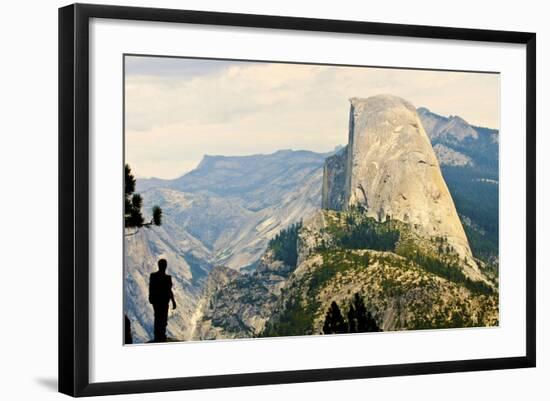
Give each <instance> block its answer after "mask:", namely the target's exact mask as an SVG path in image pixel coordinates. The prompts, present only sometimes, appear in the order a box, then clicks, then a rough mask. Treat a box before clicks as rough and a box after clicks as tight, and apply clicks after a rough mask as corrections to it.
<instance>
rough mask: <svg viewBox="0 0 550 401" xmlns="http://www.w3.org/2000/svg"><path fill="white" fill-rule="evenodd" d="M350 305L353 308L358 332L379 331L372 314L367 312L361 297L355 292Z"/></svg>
mask: <svg viewBox="0 0 550 401" xmlns="http://www.w3.org/2000/svg"><path fill="white" fill-rule="evenodd" d="M352 307H353V308H354V309H355V316H356V319H357V332H358V333H366V332H372V331H380V327H378V324H377V323H376V320H375V319H374V317H373V316H372V314H371V313H370V312H367V308H366V307H365V303H364V301H363V298H362V297H361V296H360V295H359V293H355V296H354V297H353V303H352Z"/></svg>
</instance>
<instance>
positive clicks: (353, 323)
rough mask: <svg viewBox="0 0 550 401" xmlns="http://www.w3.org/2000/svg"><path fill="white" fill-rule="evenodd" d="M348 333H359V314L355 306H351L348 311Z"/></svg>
mask: <svg viewBox="0 0 550 401" xmlns="http://www.w3.org/2000/svg"><path fill="white" fill-rule="evenodd" d="M348 333H357V314H356V312H355V308H354V307H353V304H352V305H350V306H349V310H348Z"/></svg>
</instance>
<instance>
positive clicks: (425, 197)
mask: <svg viewBox="0 0 550 401" xmlns="http://www.w3.org/2000/svg"><path fill="white" fill-rule="evenodd" d="M350 102H351V110H350V121H349V143H348V146H347V149H346V148H345V149H344V151H343V153H341V154H338V155H340V156H341V157H342V158H344V159H345V160H344V161H340V162H339V163H335V161H334V160H332V161H331V159H333V158H335V157H336V156H338V155H336V156H333V158H329V159H327V162H326V163H325V170H324V179H323V184H324V187H323V208H326V209H334V210H345V209H347V208H349V207H350V206H353V205H355V206H361V207H363V208H365V209H366V211H367V214H368V215H370V216H372V217H374V218H376V219H377V220H379V221H384V220H385V219H386V218H387V217H391V218H392V219H397V220H401V221H403V222H406V223H409V224H410V225H411V227H413V229H414V230H415V231H416V232H417V233H418V234H420V235H422V236H425V237H434V236H440V237H445V238H447V240H448V242H449V244H450V245H451V246H452V247H453V248H454V249H455V250H456V251H457V253H458V254H459V256H460V257H461V259H462V260H464V261H465V263H464V272H465V274H467V275H468V276H469V277H470V278H472V279H474V280H482V279H483V278H482V275H481V274H480V272H479V269H478V267H477V264H476V263H475V261H474V259H473V256H472V252H471V250H470V246H469V244H468V240H467V238H466V234H465V232H464V229H463V227H462V224H461V223H460V220H459V217H458V214H457V212H456V209H455V206H454V203H453V200H452V198H451V195H450V193H449V190H448V189H447V185H446V184H445V181H444V179H443V176H442V174H441V170H440V168H439V163H438V161H437V158H436V155H435V153H434V150H433V148H432V145H431V143H430V140H429V138H428V136H427V134H426V132H425V130H424V127H423V126H422V122H421V121H420V118H419V116H418V114H417V112H416V109H415V107H414V106H413V105H412V104H410V103H409V102H407V101H405V100H403V99H401V98H398V97H395V96H390V95H380V96H373V97H369V98H367V99H360V98H352V99H350ZM342 164H343V167H342V168H340V165H342ZM335 167H336V168H335ZM338 168H340V170H342V169H343V171H339V170H338ZM334 177H337V179H336V180H335V179H333V178H334ZM342 177H343V178H342ZM342 187H343V196H342V197H340V198H338V196H337V194H336V193H338V192H340V193H341V191H342Z"/></svg>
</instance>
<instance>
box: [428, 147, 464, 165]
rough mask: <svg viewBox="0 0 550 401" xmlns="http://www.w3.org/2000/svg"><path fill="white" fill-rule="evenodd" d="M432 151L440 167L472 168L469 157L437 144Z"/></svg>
mask: <svg viewBox="0 0 550 401" xmlns="http://www.w3.org/2000/svg"><path fill="white" fill-rule="evenodd" d="M434 151H435V154H436V156H437V160H439V164H441V165H442V166H459V167H463V166H473V165H474V163H473V161H472V159H471V158H470V157H469V156H466V155H465V154H463V153H460V152H457V151H456V150H453V149H451V148H449V147H447V146H445V145H442V144H440V143H438V144H437V145H435V146H434Z"/></svg>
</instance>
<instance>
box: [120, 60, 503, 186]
mask: <svg viewBox="0 0 550 401" xmlns="http://www.w3.org/2000/svg"><path fill="white" fill-rule="evenodd" d="M140 63H144V64H146V62H145V61H144V60H141V61H140ZM187 63H189V65H188V66H187V67H182V68H183V70H184V73H182V74H180V75H177V74H175V72H173V73H164V72H163V71H165V70H163V68H174V69H176V67H175V66H174V65H171V66H169V67H167V66H163V67H162V68H161V67H158V66H156V67H154V68H153V67H150V71H153V70H154V71H158V73H157V74H156V75H155V74H151V75H145V74H138V73H132V74H126V96H125V99H126V116H125V117H126V158H127V161H128V162H129V163H130V164H131V165H132V167H133V169H134V171H136V174H138V175H141V176H159V177H163V178H173V177H176V176H179V175H181V174H183V173H184V172H186V171H189V170H190V169H192V168H193V167H194V166H195V165H196V164H197V163H198V162H199V161H200V159H201V158H202V156H203V155H204V154H224V155H244V154H254V153H271V152H274V151H276V150H279V149H283V148H285V149H289V148H290V149H309V150H313V151H328V150H331V149H333V148H334V147H335V146H337V145H339V144H345V143H346V142H347V129H348V112H349V102H348V99H349V98H350V97H368V96H372V95H376V94H380V93H391V94H394V95H397V96H401V97H403V98H405V99H407V100H409V101H410V102H412V103H413V104H414V105H415V106H417V107H419V106H425V107H428V108H429V109H431V110H432V111H434V112H436V113H440V114H443V115H450V114H454V115H460V116H461V117H463V118H465V119H466V120H467V121H469V122H471V123H473V124H477V125H483V126H490V127H498V118H499V117H498V107H499V104H498V75H495V74H473V73H455V72H452V73H451V72H437V71H415V70H396V69H382V68H361V67H331V66H316V65H294V64H274V63H242V62H241V63H235V62H223V64H216V67H215V68H214V67H212V66H210V64H209V63H214V62H212V61H200V62H197V61H196V60H187ZM185 64H186V63H185V62H182V61H181V60H179V63H178V65H185ZM191 64H193V65H191ZM206 65H209V67H205V68H204V70H201V71H199V72H197V73H195V72H194V71H196V70H197V69H199V70H200V68H199V67H201V66H206ZM140 68H142V69H145V67H143V66H142V67H140ZM155 69H156V70H155Z"/></svg>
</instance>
